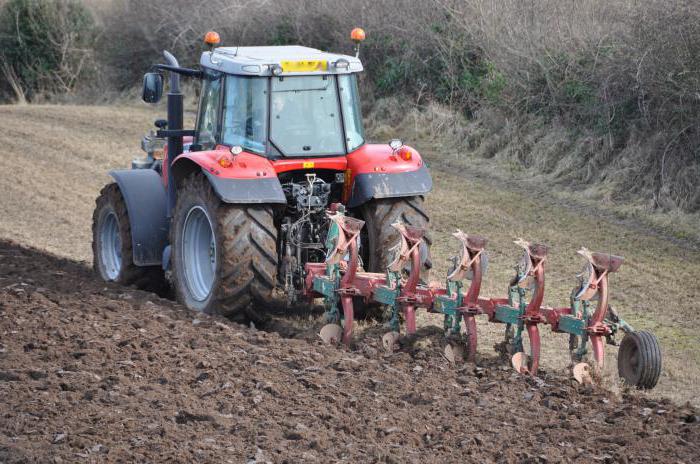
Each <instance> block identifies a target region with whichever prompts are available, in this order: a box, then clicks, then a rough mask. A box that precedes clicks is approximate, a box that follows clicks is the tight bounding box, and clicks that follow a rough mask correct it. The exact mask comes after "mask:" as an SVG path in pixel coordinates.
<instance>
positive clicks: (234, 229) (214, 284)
mask: <svg viewBox="0 0 700 464" xmlns="http://www.w3.org/2000/svg"><path fill="white" fill-rule="evenodd" d="M170 233H171V235H170V243H171V247H172V263H173V283H174V286H175V292H176V294H177V298H178V300H179V301H180V302H181V303H183V304H184V305H185V306H187V307H188V308H190V309H194V310H196V311H202V312H205V313H208V314H219V315H223V316H227V317H232V318H241V317H242V318H248V319H249V318H252V319H257V318H258V314H259V310H260V309H262V310H264V309H265V307H266V306H268V305H271V304H273V303H274V300H273V296H272V293H273V289H274V287H275V282H276V278H277V277H276V275H277V229H276V228H275V225H274V223H273V211H272V208H271V207H270V206H267V205H233V204H228V203H223V202H221V200H219V198H218V197H217V196H216V193H214V191H213V189H212V187H211V184H210V183H209V181H208V180H207V178H206V177H205V176H204V175H203V174H202V173H195V174H192V175H190V176H189V177H187V178H186V179H185V180H184V181H183V182H182V184H181V186H180V188H179V189H178V195H177V203H176V206H175V212H174V215H173V223H172V226H171V228H170ZM251 305H252V306H253V307H251Z"/></svg>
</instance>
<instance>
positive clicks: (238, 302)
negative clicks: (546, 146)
mask: <svg viewBox="0 0 700 464" xmlns="http://www.w3.org/2000/svg"><path fill="white" fill-rule="evenodd" d="M364 38H365V33H364V31H363V30H362V29H359V28H357V29H354V30H353V31H352V33H351V39H352V40H353V41H354V42H355V53H354V55H342V54H335V53H328V52H323V51H320V50H316V49H313V48H307V47H303V46H256V47H243V46H241V47H238V46H234V47H223V46H219V42H220V38H219V35H218V34H217V33H215V32H209V33H207V35H206V36H205V44H206V46H207V49H206V50H205V51H204V52H203V53H202V54H201V59H200V62H199V66H198V67H196V68H185V67H181V66H180V64H179V62H178V60H177V59H176V58H175V57H174V56H173V55H172V54H171V53H169V52H167V51H164V52H163V55H164V58H165V61H166V63H165V64H155V65H153V66H152V68H151V69H150V70H149V72H147V73H146V74H145V75H144V81H143V95H142V97H143V100H144V101H145V102H147V103H151V104H155V103H158V102H159V101H160V99H161V97H162V94H163V89H164V84H165V77H166V76H167V77H169V89H168V93H167V119H158V120H156V121H155V126H156V129H155V130H151V131H150V132H149V133H148V134H147V135H145V136H144V138H143V140H142V144H141V145H142V148H143V150H144V151H145V152H146V156H145V157H142V158H137V159H134V161H133V162H132V165H131V169H124V170H114V171H111V172H110V175H111V177H112V178H113V179H114V182H112V183H110V184H108V185H107V186H105V187H104V188H103V189H102V191H101V193H100V195H99V197H98V198H97V200H96V208H95V211H94V215H93V254H94V269H95V271H96V272H97V273H98V274H99V275H100V276H101V277H102V279H104V280H106V281H113V282H118V283H120V284H126V285H137V286H139V287H141V288H146V289H154V288H162V286H163V285H164V284H165V285H167V286H168V287H170V286H172V289H173V290H174V293H175V295H176V297H177V299H178V301H179V302H181V303H182V304H183V305H185V306H186V307H187V308H190V309H193V310H196V311H201V312H204V313H208V314H219V315H224V316H227V317H233V318H236V317H237V316H243V317H244V318H250V317H256V316H261V315H263V314H264V312H265V311H266V310H267V308H270V307H278V306H279V305H280V304H282V305H283V306H287V307H288V306H290V305H295V304H297V303H298V302H300V301H301V300H302V298H303V297H304V290H305V279H306V274H307V264H309V263H323V262H324V260H325V259H326V247H325V246H324V240H325V238H326V235H327V234H328V230H329V226H330V221H329V216H328V214H327V211H328V210H329V208H331V207H332V208H335V209H338V208H340V209H342V211H343V212H344V214H345V215H347V216H348V217H354V218H357V219H358V220H361V221H364V224H365V227H364V228H363V230H362V233H361V234H360V235H359V236H358V237H357V248H358V253H359V259H360V263H361V264H360V265H361V267H362V268H363V269H364V270H366V271H369V272H383V271H384V270H385V269H386V267H387V265H388V264H389V263H390V262H391V261H392V256H393V255H392V252H391V251H390V245H391V244H393V243H394V242H396V241H397V239H399V238H400V237H399V235H398V233H397V231H396V230H395V229H394V228H393V227H392V224H393V223H395V222H397V221H399V222H401V223H403V224H407V225H409V226H413V227H419V228H427V227H428V223H429V215H428V213H427V212H426V210H425V208H424V204H423V201H424V197H425V195H426V194H427V193H429V192H430V190H431V188H432V180H431V176H430V173H429V171H428V168H427V166H426V164H425V162H424V161H423V159H422V158H421V156H420V154H419V153H418V152H417V151H416V150H415V149H414V148H411V147H409V146H407V145H404V144H403V143H402V142H401V141H400V140H399V139H393V140H391V141H388V142H387V143H379V144H374V143H369V142H368V141H367V140H366V138H365V133H364V129H363V122H362V115H361V108H360V107H361V105H360V92H359V89H358V75H359V74H360V73H361V72H362V71H363V66H362V62H361V61H360V59H359V49H360V42H361V41H362V40H364ZM181 77H186V78H190V79H194V80H198V81H200V83H201V92H200V99H199V106H198V110H197V115H196V123H195V126H194V129H185V128H183V119H184V118H183V94H182V92H181V89H180V78H181ZM429 246H430V237H429V235H427V236H426V237H425V239H424V240H423V242H422V246H421V262H420V266H421V273H423V274H422V275H424V276H425V275H426V274H425V273H427V272H428V270H429V268H430V267H431V262H430V249H429ZM425 278H426V279H427V277H425ZM362 304H364V305H365V306H363V307H365V308H370V307H371V306H372V304H373V303H372V302H371V301H367V300H365V301H358V302H357V304H356V307H357V305H362Z"/></svg>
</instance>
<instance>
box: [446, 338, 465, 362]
mask: <svg viewBox="0 0 700 464" xmlns="http://www.w3.org/2000/svg"><path fill="white" fill-rule="evenodd" d="M464 354H465V352H464V347H463V346H462V345H459V344H457V343H448V344H447V346H445V357H446V358H447V360H448V361H449V362H451V363H452V364H459V363H463V362H464Z"/></svg>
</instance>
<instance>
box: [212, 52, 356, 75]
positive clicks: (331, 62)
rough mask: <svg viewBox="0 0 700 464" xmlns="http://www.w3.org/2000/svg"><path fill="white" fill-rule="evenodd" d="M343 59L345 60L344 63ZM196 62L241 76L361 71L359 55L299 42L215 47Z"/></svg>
mask: <svg viewBox="0 0 700 464" xmlns="http://www.w3.org/2000/svg"><path fill="white" fill-rule="evenodd" d="M346 63H347V64H346ZM200 64H201V65H202V66H203V67H205V68H209V69H215V70H217V71H222V72H225V73H227V74H238V75H243V76H272V75H273V70H275V73H274V75H282V76H285V75H308V74H348V73H355V72H360V71H362V69H363V68H362V63H361V62H360V59H359V58H357V57H354V56H350V55H339V54H336V53H328V52H324V51H321V50H317V49H315V48H309V47H302V46H300V45H280V46H273V47H218V48H215V49H214V50H213V51H211V52H204V53H202V57H201V59H200Z"/></svg>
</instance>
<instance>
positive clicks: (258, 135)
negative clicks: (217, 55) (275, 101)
mask: <svg viewBox="0 0 700 464" xmlns="http://www.w3.org/2000/svg"><path fill="white" fill-rule="evenodd" d="M266 126H267V80H266V79H256V78H250V77H241V76H228V77H226V90H225V92H224V124H223V128H222V139H223V142H224V144H226V145H230V146H234V145H240V146H241V147H243V148H245V149H247V150H250V151H253V152H257V153H265V142H266V141H267V131H266Z"/></svg>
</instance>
